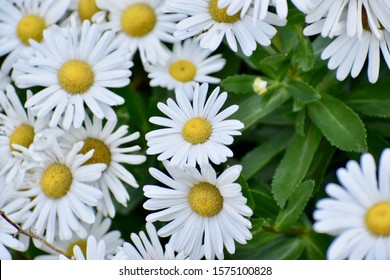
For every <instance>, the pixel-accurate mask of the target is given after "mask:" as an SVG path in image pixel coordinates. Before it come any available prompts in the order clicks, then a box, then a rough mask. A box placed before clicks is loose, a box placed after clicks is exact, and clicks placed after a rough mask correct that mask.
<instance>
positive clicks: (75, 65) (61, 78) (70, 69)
mask: <svg viewBox="0 0 390 280" xmlns="http://www.w3.org/2000/svg"><path fill="white" fill-rule="evenodd" d="M94 80H95V75H94V72H93V70H92V68H91V66H89V64H88V63H86V62H84V61H81V60H69V61H67V62H65V63H64V64H63V65H62V66H61V68H60V70H59V71H58V82H59V84H60V86H61V87H62V88H63V89H64V90H65V91H67V92H68V93H71V94H79V93H84V92H86V91H87V90H89V89H90V88H91V86H92V85H93V83H94Z"/></svg>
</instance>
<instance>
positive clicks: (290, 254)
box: [234, 237, 305, 260]
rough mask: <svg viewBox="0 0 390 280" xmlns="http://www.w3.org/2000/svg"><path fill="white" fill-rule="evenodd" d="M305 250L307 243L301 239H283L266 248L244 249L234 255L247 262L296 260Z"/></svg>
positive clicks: (271, 243) (265, 246) (267, 245)
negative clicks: (247, 260) (250, 260)
mask: <svg viewBox="0 0 390 280" xmlns="http://www.w3.org/2000/svg"><path fill="white" fill-rule="evenodd" d="M304 250H305V243H304V242H303V240H302V238H299V237H281V238H278V239H276V240H274V241H272V242H270V243H268V244H266V245H264V246H261V247H257V248H253V249H247V250H245V248H243V249H242V250H240V251H237V252H236V254H235V255H234V258H235V259H240V260H245V259H252V260H296V259H298V258H299V257H300V256H301V255H302V253H303V252H304Z"/></svg>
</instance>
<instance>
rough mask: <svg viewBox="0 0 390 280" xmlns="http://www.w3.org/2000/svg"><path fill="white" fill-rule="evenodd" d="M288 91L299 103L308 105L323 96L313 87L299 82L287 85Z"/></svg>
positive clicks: (291, 82) (290, 82) (293, 81)
mask: <svg viewBox="0 0 390 280" xmlns="http://www.w3.org/2000/svg"><path fill="white" fill-rule="evenodd" d="M286 88H287V90H288V91H289V92H290V93H291V95H292V96H294V98H296V99H297V100H298V101H300V102H302V103H304V104H306V103H309V102H313V101H316V100H318V99H320V98H321V94H320V93H319V92H318V90H316V89H315V88H313V87H312V86H310V85H308V84H306V83H304V82H301V81H297V80H290V81H288V82H287V84H286Z"/></svg>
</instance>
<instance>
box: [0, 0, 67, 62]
mask: <svg viewBox="0 0 390 280" xmlns="http://www.w3.org/2000/svg"><path fill="white" fill-rule="evenodd" d="M69 3H70V0H12V1H11V0H4V1H1V5H0V26H1V28H0V56H3V55H6V54H9V55H8V57H7V59H6V60H5V61H4V64H6V65H5V66H4V67H5V68H7V69H11V67H12V65H13V63H14V62H15V61H16V59H17V58H19V57H27V56H29V55H31V48H30V41H29V40H30V39H32V40H35V41H37V42H40V41H42V39H43V31H44V30H45V29H46V28H48V27H50V26H51V25H53V24H56V23H57V22H58V21H59V20H60V19H61V18H62V17H63V16H64V15H65V12H66V10H67V8H68V6H69Z"/></svg>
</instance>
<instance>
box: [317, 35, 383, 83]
mask: <svg viewBox="0 0 390 280" xmlns="http://www.w3.org/2000/svg"><path fill="white" fill-rule="evenodd" d="M383 34H384V37H383V39H378V38H377V37H376V36H375V34H374V33H372V32H370V31H367V30H364V31H363V33H362V36H360V37H359V36H357V35H356V36H352V37H350V36H348V35H347V34H343V35H340V36H338V37H337V38H336V39H334V40H333V42H332V43H331V44H330V45H329V46H327V47H326V48H325V49H324V51H323V52H322V54H321V58H322V59H324V60H326V59H329V62H328V68H329V69H331V70H334V69H337V72H336V77H337V79H338V80H340V81H342V80H344V79H345V78H346V77H347V76H348V75H349V74H350V75H351V76H352V77H353V78H355V77H357V76H358V75H359V73H360V72H361V70H362V68H363V66H364V64H365V62H366V60H367V61H368V69H367V74H368V80H369V81H370V82H371V83H375V82H376V81H377V80H378V76H379V69H380V54H381V53H382V55H383V57H384V59H385V61H386V64H387V67H388V68H390V53H389V48H390V33H389V32H387V31H385V30H384V31H383Z"/></svg>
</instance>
